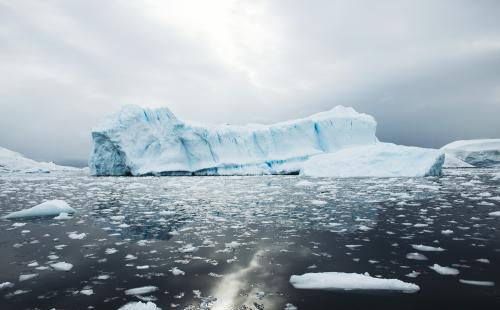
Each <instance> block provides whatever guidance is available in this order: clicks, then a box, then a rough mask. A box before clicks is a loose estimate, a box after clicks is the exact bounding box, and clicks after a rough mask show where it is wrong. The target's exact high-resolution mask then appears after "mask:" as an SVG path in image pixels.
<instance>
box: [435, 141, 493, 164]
mask: <svg viewBox="0 0 500 310" xmlns="http://www.w3.org/2000/svg"><path fill="white" fill-rule="evenodd" d="M441 150H443V151H444V152H446V154H447V155H448V154H449V155H451V156H450V157H452V158H451V161H450V165H454V164H456V165H458V164H459V163H458V162H456V161H454V160H453V157H454V158H456V159H459V160H462V161H464V162H466V163H468V164H470V165H473V166H476V167H500V139H475V140H459V141H454V142H451V143H449V144H447V145H445V146H443V147H442V148H441Z"/></svg>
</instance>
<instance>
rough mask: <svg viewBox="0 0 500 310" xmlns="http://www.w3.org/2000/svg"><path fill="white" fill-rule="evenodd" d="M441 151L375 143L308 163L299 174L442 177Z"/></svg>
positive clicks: (314, 159)
mask: <svg viewBox="0 0 500 310" xmlns="http://www.w3.org/2000/svg"><path fill="white" fill-rule="evenodd" d="M443 162H444V154H443V153H442V152H441V151H439V150H433V149H425V148H419V147H411V146H402V145H396V144H392V143H375V144H371V145H362V146H354V147H347V148H345V149H342V150H340V151H337V152H334V153H327V154H321V155H317V156H313V157H311V158H310V159H308V160H307V161H306V162H305V163H304V164H303V165H302V166H301V170H300V174H302V175H307V176H313V177H405V176H406V177H419V176H435V175H440V174H441V168H442V166H443Z"/></svg>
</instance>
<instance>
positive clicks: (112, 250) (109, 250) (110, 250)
mask: <svg viewBox="0 0 500 310" xmlns="http://www.w3.org/2000/svg"><path fill="white" fill-rule="evenodd" d="M116 252H118V250H117V249H115V248H107V249H106V250H105V251H104V253H106V254H108V255H110V254H115V253H116Z"/></svg>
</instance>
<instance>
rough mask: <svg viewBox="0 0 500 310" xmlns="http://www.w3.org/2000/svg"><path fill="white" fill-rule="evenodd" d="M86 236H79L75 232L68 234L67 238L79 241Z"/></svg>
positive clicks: (82, 234) (84, 234) (83, 234)
mask: <svg viewBox="0 0 500 310" xmlns="http://www.w3.org/2000/svg"><path fill="white" fill-rule="evenodd" d="M86 236H87V234H86V233H81V234H79V233H76V232H72V233H70V234H69V235H68V237H69V238H70V239H76V240H81V239H83V238H85V237H86Z"/></svg>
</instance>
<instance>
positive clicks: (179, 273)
mask: <svg viewBox="0 0 500 310" xmlns="http://www.w3.org/2000/svg"><path fill="white" fill-rule="evenodd" d="M170 272H171V273H172V274H173V275H174V276H183V275H185V274H186V273H185V272H184V271H182V270H180V269H179V268H177V267H174V268H172V269H171V270H170Z"/></svg>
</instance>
